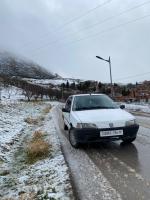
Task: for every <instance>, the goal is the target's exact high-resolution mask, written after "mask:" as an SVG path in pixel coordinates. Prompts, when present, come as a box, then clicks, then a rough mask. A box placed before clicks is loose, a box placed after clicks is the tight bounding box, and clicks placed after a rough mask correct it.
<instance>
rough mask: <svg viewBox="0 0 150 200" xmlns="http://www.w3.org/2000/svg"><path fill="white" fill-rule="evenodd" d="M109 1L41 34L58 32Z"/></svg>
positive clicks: (108, 1)
mask: <svg viewBox="0 0 150 200" xmlns="http://www.w3.org/2000/svg"><path fill="white" fill-rule="evenodd" d="M111 1H113V0H107V1H105V2H104V3H102V4H99V5H98V6H96V7H94V8H92V9H89V10H88V11H87V12H85V13H83V14H81V15H79V16H76V17H74V18H72V19H71V20H68V21H66V22H65V23H64V24H62V25H60V26H58V27H56V28H55V29H54V30H53V31H51V32H49V33H47V34H46V35H43V36H44V37H46V36H47V35H49V34H53V33H56V32H58V31H60V30H62V29H63V28H64V27H66V26H67V25H69V24H72V23H74V22H76V21H78V20H80V19H81V18H83V17H85V16H87V15H89V14H90V13H92V12H94V11H95V10H96V9H99V8H101V7H103V6H105V5H106V4H108V3H110V2H111ZM43 36H42V37H43ZM31 43H33V41H31V42H30V43H28V44H31Z"/></svg>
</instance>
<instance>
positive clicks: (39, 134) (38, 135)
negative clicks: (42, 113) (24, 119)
mask: <svg viewBox="0 0 150 200" xmlns="http://www.w3.org/2000/svg"><path fill="white" fill-rule="evenodd" d="M44 135H45V134H44V133H43V132H42V131H40V130H38V131H35V132H34V133H33V138H34V140H39V139H42V138H43V136H44Z"/></svg>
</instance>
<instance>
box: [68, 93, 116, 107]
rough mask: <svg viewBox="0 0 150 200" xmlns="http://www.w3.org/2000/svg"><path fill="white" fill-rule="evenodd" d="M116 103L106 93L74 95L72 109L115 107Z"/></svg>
mask: <svg viewBox="0 0 150 200" xmlns="http://www.w3.org/2000/svg"><path fill="white" fill-rule="evenodd" d="M115 108H118V106H117V105H116V103H115V102H114V101H113V100H112V99H110V98H109V97H108V96H106V95H85V96H76V97H75V98H74V103H73V108H72V110H73V111H80V110H92V109H115Z"/></svg>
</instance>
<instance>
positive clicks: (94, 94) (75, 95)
mask: <svg viewBox="0 0 150 200" xmlns="http://www.w3.org/2000/svg"><path fill="white" fill-rule="evenodd" d="M89 95H92V96H96V95H105V94H102V93H89V94H74V95H71V96H72V97H77V96H89Z"/></svg>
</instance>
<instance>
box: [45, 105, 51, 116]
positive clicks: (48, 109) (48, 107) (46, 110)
mask: <svg viewBox="0 0 150 200" xmlns="http://www.w3.org/2000/svg"><path fill="white" fill-rule="evenodd" d="M51 108H52V106H51V105H49V106H47V107H46V108H44V109H43V113H44V114H48V113H49V112H50V110H51Z"/></svg>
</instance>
